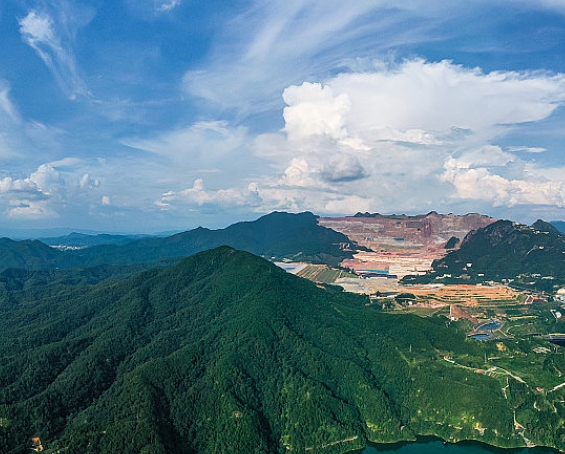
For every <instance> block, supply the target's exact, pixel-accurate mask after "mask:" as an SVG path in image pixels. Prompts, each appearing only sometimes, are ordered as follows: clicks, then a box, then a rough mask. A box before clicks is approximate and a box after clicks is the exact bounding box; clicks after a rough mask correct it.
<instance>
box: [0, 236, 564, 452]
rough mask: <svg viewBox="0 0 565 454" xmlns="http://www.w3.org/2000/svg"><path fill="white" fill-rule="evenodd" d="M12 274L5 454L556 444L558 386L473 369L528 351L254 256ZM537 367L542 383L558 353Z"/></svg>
mask: <svg viewBox="0 0 565 454" xmlns="http://www.w3.org/2000/svg"><path fill="white" fill-rule="evenodd" d="M9 279H12V280H13V281H14V282H19V281H22V280H23V282H21V283H20V284H18V285H15V284H14V285H13V286H12V287H10V288H8V287H6V288H5V291H4V293H3V294H2V295H1V296H0V453H13V454H16V453H27V452H29V448H30V447H31V441H30V439H31V438H32V437H39V438H40V440H41V442H42V444H43V447H44V448H45V452H48V453H55V452H62V453H89V454H94V453H104V454H106V453H124V454H128V453H131V454H134V453H135V454H138V453H144V454H149V453H163V454H164V453H167V454H185V453H186V454H188V453H220V452H221V453H229V452H233V453H243V452H245V453H253V452H256V453H285V452H289V451H290V452H305V451H306V450H308V452H324V453H326V452H328V453H337V452H345V451H347V450H351V449H355V448H361V447H362V446H363V445H364V444H365V442H366V440H372V441H383V442H387V441H397V440H410V439H413V438H414V437H415V435H417V434H435V435H438V436H441V437H444V438H445V439H447V440H460V439H480V440H483V441H485V442H488V443H492V444H496V445H500V446H518V445H524V443H525V439H526V438H525V437H527V439H528V440H530V441H533V442H535V443H538V444H545V445H550V446H558V447H560V448H565V429H564V428H563V421H564V418H565V406H563V405H562V404H559V402H560V401H562V400H563V397H564V396H565V390H563V388H559V389H557V390H555V392H553V394H551V399H550V397H549V394H548V395H547V396H545V395H544V394H542V393H539V392H536V391H535V389H532V388H531V387H530V386H529V385H527V384H526V382H524V381H523V380H522V379H521V378H520V377H516V376H515V375H512V374H510V375H506V374H503V373H501V374H499V375H496V376H495V375H493V376H488V375H485V374H483V373H482V371H481V369H484V368H485V361H487V358H488V357H494V356H496V355H498V356H500V350H501V348H504V349H505V351H507V352H509V354H511V355H512V356H517V357H524V358H525V361H527V358H528V355H530V354H532V353H531V345H529V344H523V343H517V342H514V341H512V340H508V341H505V342H504V343H502V342H501V345H502V344H504V345H503V346H502V347H501V346H500V345H495V344H494V343H488V344H487V343H479V342H476V341H473V340H470V339H468V338H467V337H466V335H465V331H464V330H463V329H461V326H460V325H459V324H458V323H452V324H446V319H445V318H443V317H431V318H427V319H422V318H418V317H416V316H412V315H390V314H385V313H382V312H380V311H379V310H377V309H375V308H374V307H368V306H366V302H367V300H366V299H365V298H364V297H361V296H358V295H353V294H346V293H344V292H342V291H341V290H340V289H339V288H335V287H323V286H319V285H316V284H314V283H312V282H310V281H306V280H303V279H301V278H298V277H296V276H293V275H290V274H287V273H285V272H284V271H282V270H280V269H279V268H277V267H276V266H274V265H272V264H271V263H269V262H268V261H266V260H263V259H261V258H259V257H256V256H254V255H251V254H249V253H246V252H241V251H237V250H234V249H232V248H229V247H220V248H217V249H214V250H211V251H206V252H202V253H199V254H196V255H194V256H192V257H189V258H187V259H185V260H183V261H181V262H179V263H177V264H176V265H173V266H171V267H170V268H167V269H154V270H149V271H145V272H143V273H141V274H138V275H136V276H135V277H133V278H131V279H128V280H123V281H119V282H118V281H102V282H100V283H98V284H91V283H89V282H85V281H82V280H80V279H77V280H76V281H70V282H68V283H67V284H60V285H59V284H56V283H55V284H53V285H48V286H38V285H26V282H25V277H24V276H22V275H19V276H18V275H17V273H16V275H14V276H12V275H10V276H5V281H6V282H8V281H9ZM42 289H43V290H42ZM540 342H541V341H540ZM548 351H549V350H548ZM552 351H553V350H552ZM450 358H456V359H457V363H456V362H455V361H454V360H451V359H450ZM547 358H548V361H550V362H549V363H548V366H547V368H548V369H547V371H545V363H544V372H543V374H544V375H543V376H544V377H549V379H551V380H552V379H553V378H551V377H553V375H552V374H554V375H555V376H556V377H557V372H555V370H557V371H558V370H559V369H562V370H563V369H565V358H564V355H563V354H562V353H560V352H553V353H550V354H548V356H547ZM531 367H532V368H533V369H535V367H536V366H531ZM477 372H480V373H477ZM539 372H542V371H541V367H540V371H539ZM536 373H537V372H536V370H532V371H531V374H532V375H533V376H535V375H536ZM549 379H548V380H549ZM555 380H556V382H557V380H559V379H558V378H555ZM532 405H533V406H532ZM534 407H535V410H534V413H532V408H534ZM515 417H516V418H518V419H519V420H520V423H521V424H522V426H520V427H519V426H515V424H514V419H515ZM540 426H541V427H542V428H543V431H541V432H540V431H539V427H540Z"/></svg>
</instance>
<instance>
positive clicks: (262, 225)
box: [0, 212, 352, 270]
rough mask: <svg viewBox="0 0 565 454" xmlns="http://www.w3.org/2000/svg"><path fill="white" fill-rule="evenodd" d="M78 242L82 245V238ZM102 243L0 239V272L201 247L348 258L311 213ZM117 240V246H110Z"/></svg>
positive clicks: (340, 238)
mask: <svg viewBox="0 0 565 454" xmlns="http://www.w3.org/2000/svg"><path fill="white" fill-rule="evenodd" d="M104 238H105V237H102V238H98V240H100V241H104ZM80 240H81V241H83V242H84V241H85V240H84V238H82V237H81V239H80ZM107 240H108V241H109V242H110V241H112V242H113V243H112V244H103V245H97V246H92V247H88V248H86V249H81V250H68V251H59V250H55V249H51V248H49V247H48V246H46V245H45V244H43V243H41V242H39V241H20V242H16V241H12V240H9V239H0V257H1V260H0V269H6V268H21V269H31V270H36V269H53V268H60V269H62V268H71V267H77V266H97V265H130V264H136V263H153V262H156V261H163V260H170V259H175V260H180V259H181V258H183V257H187V256H189V255H192V254H195V253H196V252H200V251H203V250H206V249H211V248H214V247H218V246H222V245H228V246H232V247H234V248H237V249H240V250H245V251H249V252H251V253H253V254H256V255H260V256H264V257H267V258H275V259H278V260H282V259H284V258H288V259H293V260H304V261H310V262H314V263H326V264H329V265H338V264H339V263H340V262H341V261H342V260H343V259H345V258H349V257H352V252H351V251H349V250H348V249H347V247H348V245H349V240H348V238H347V237H346V236H345V235H343V234H341V233H338V232H335V231H334V230H331V229H328V228H325V227H322V226H319V225H318V223H317V220H316V216H314V215H313V214H312V213H299V214H290V213H279V212H274V213H271V214H268V215H266V216H263V217H261V218H259V219H257V220H256V221H252V222H240V223H237V224H233V225H231V226H229V227H227V228H225V229H221V230H209V229H205V228H202V227H199V228H197V229H194V230H190V231H188V232H183V233H178V234H176V235H172V236H169V237H151V238H143V239H138V240H135V241H130V240H127V239H126V238H124V239H123V243H122V242H117V240H116V238H114V237H112V238H110V239H108V238H107ZM114 241H116V242H114Z"/></svg>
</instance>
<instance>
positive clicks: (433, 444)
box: [362, 438, 559, 454]
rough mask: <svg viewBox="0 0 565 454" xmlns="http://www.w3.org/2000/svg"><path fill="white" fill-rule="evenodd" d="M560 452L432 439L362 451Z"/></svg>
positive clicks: (405, 453)
mask: <svg viewBox="0 0 565 454" xmlns="http://www.w3.org/2000/svg"><path fill="white" fill-rule="evenodd" d="M558 452H559V451H556V450H554V449H549V448H512V449H501V448H495V447H492V446H489V445H485V444H482V443H477V442H472V441H468V442H467V441H463V442H461V443H456V444H450V443H444V442H443V441H440V440H437V439H435V438H432V439H421V440H419V441H417V442H415V443H395V444H391V445H371V446H368V447H366V448H365V450H364V451H362V453H363V454H378V453H395V454H436V453H440V454H494V453H495V454H555V453H558Z"/></svg>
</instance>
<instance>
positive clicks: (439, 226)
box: [318, 211, 496, 277]
mask: <svg viewBox="0 0 565 454" xmlns="http://www.w3.org/2000/svg"><path fill="white" fill-rule="evenodd" d="M495 221H496V219H494V218H491V217H489V216H484V215H481V214H477V213H470V214H466V215H461V216H460V215H455V214H451V213H450V214H439V213H436V212H435V211H432V212H430V213H428V214H425V215H416V216H407V215H404V214H402V215H394V214H393V215H381V214H378V213H376V214H369V213H365V214H362V213H358V214H356V215H355V216H347V217H337V218H318V223H319V224H320V225H322V226H324V227H328V228H331V229H333V230H335V231H337V232H341V233H343V234H344V235H346V236H347V237H348V238H349V239H350V240H352V241H354V242H356V243H357V244H359V245H361V246H365V247H367V248H369V249H371V251H373V252H369V253H367V252H364V253H359V254H357V255H356V257H355V259H353V260H348V261H346V263H345V262H344V263H343V264H342V265H343V266H346V267H347V268H351V269H354V270H357V271H361V270H363V271H373V270H377V271H379V272H380V271H382V272H384V273H389V274H391V275H397V276H398V277H402V276H404V275H406V274H412V273H421V272H424V271H426V270H427V269H429V268H430V266H431V263H432V261H433V260H436V259H439V258H441V257H442V256H443V255H444V254H445V253H446V249H445V246H446V244H447V243H448V241H449V240H450V239H451V238H452V237H456V238H457V239H458V240H459V242H458V243H457V245H456V247H458V245H459V244H460V242H461V241H462V240H463V238H464V237H465V235H467V234H468V233H469V232H470V231H471V230H477V229H480V228H483V227H486V226H487V225H489V224H492V223H493V222H495Z"/></svg>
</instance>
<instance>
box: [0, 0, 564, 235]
mask: <svg viewBox="0 0 565 454" xmlns="http://www.w3.org/2000/svg"><path fill="white" fill-rule="evenodd" d="M0 37H1V40H2V46H1V48H0V225H1V226H2V227H1V228H0V230H2V229H3V230H4V231H8V230H10V229H18V228H27V229H29V228H42V229H44V228H55V227H67V228H71V229H88V230H96V231H111V232H157V231H163V230H176V229H190V228H194V227H196V226H198V225H203V226H206V227H212V228H216V227H224V226H226V225H229V224H231V223H233V222H236V221H239V220H247V219H255V218H257V217H259V216H260V215H262V214H265V213H268V212H270V211H273V210H284V211H294V212H296V211H304V210H309V211H312V212H314V213H316V214H319V215H329V216H334V215H348V214H354V213H356V212H357V211H369V212H380V213H406V214H416V213H425V212H428V211H431V210H436V211H438V212H445V213H447V212H453V213H457V214H463V213H467V212H480V213H484V214H488V215H491V216H494V217H500V218H510V219H513V220H518V221H520V222H527V223H531V222H533V221H534V220H535V219H537V218H543V219H546V220H558V219H565V209H564V208H565V127H564V126H565V105H564V103H565V1H563V0H512V1H495V2H492V1H482V0H471V1H465V2H459V1H455V2H445V1H443V0H437V1H436V0H427V1H423V0H422V1H420V0H407V1H404V2H400V6H399V2H391V1H385V0H370V1H368V0H358V1H356V2H351V4H348V3H344V2H340V1H334V0H324V1H316V0H309V1H305V0H270V1H239V2H232V1H230V2H228V1H222V0H218V1H215V2H202V1H194V0H111V1H110V0H84V1H69V0H5V1H3V2H2V3H0Z"/></svg>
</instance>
